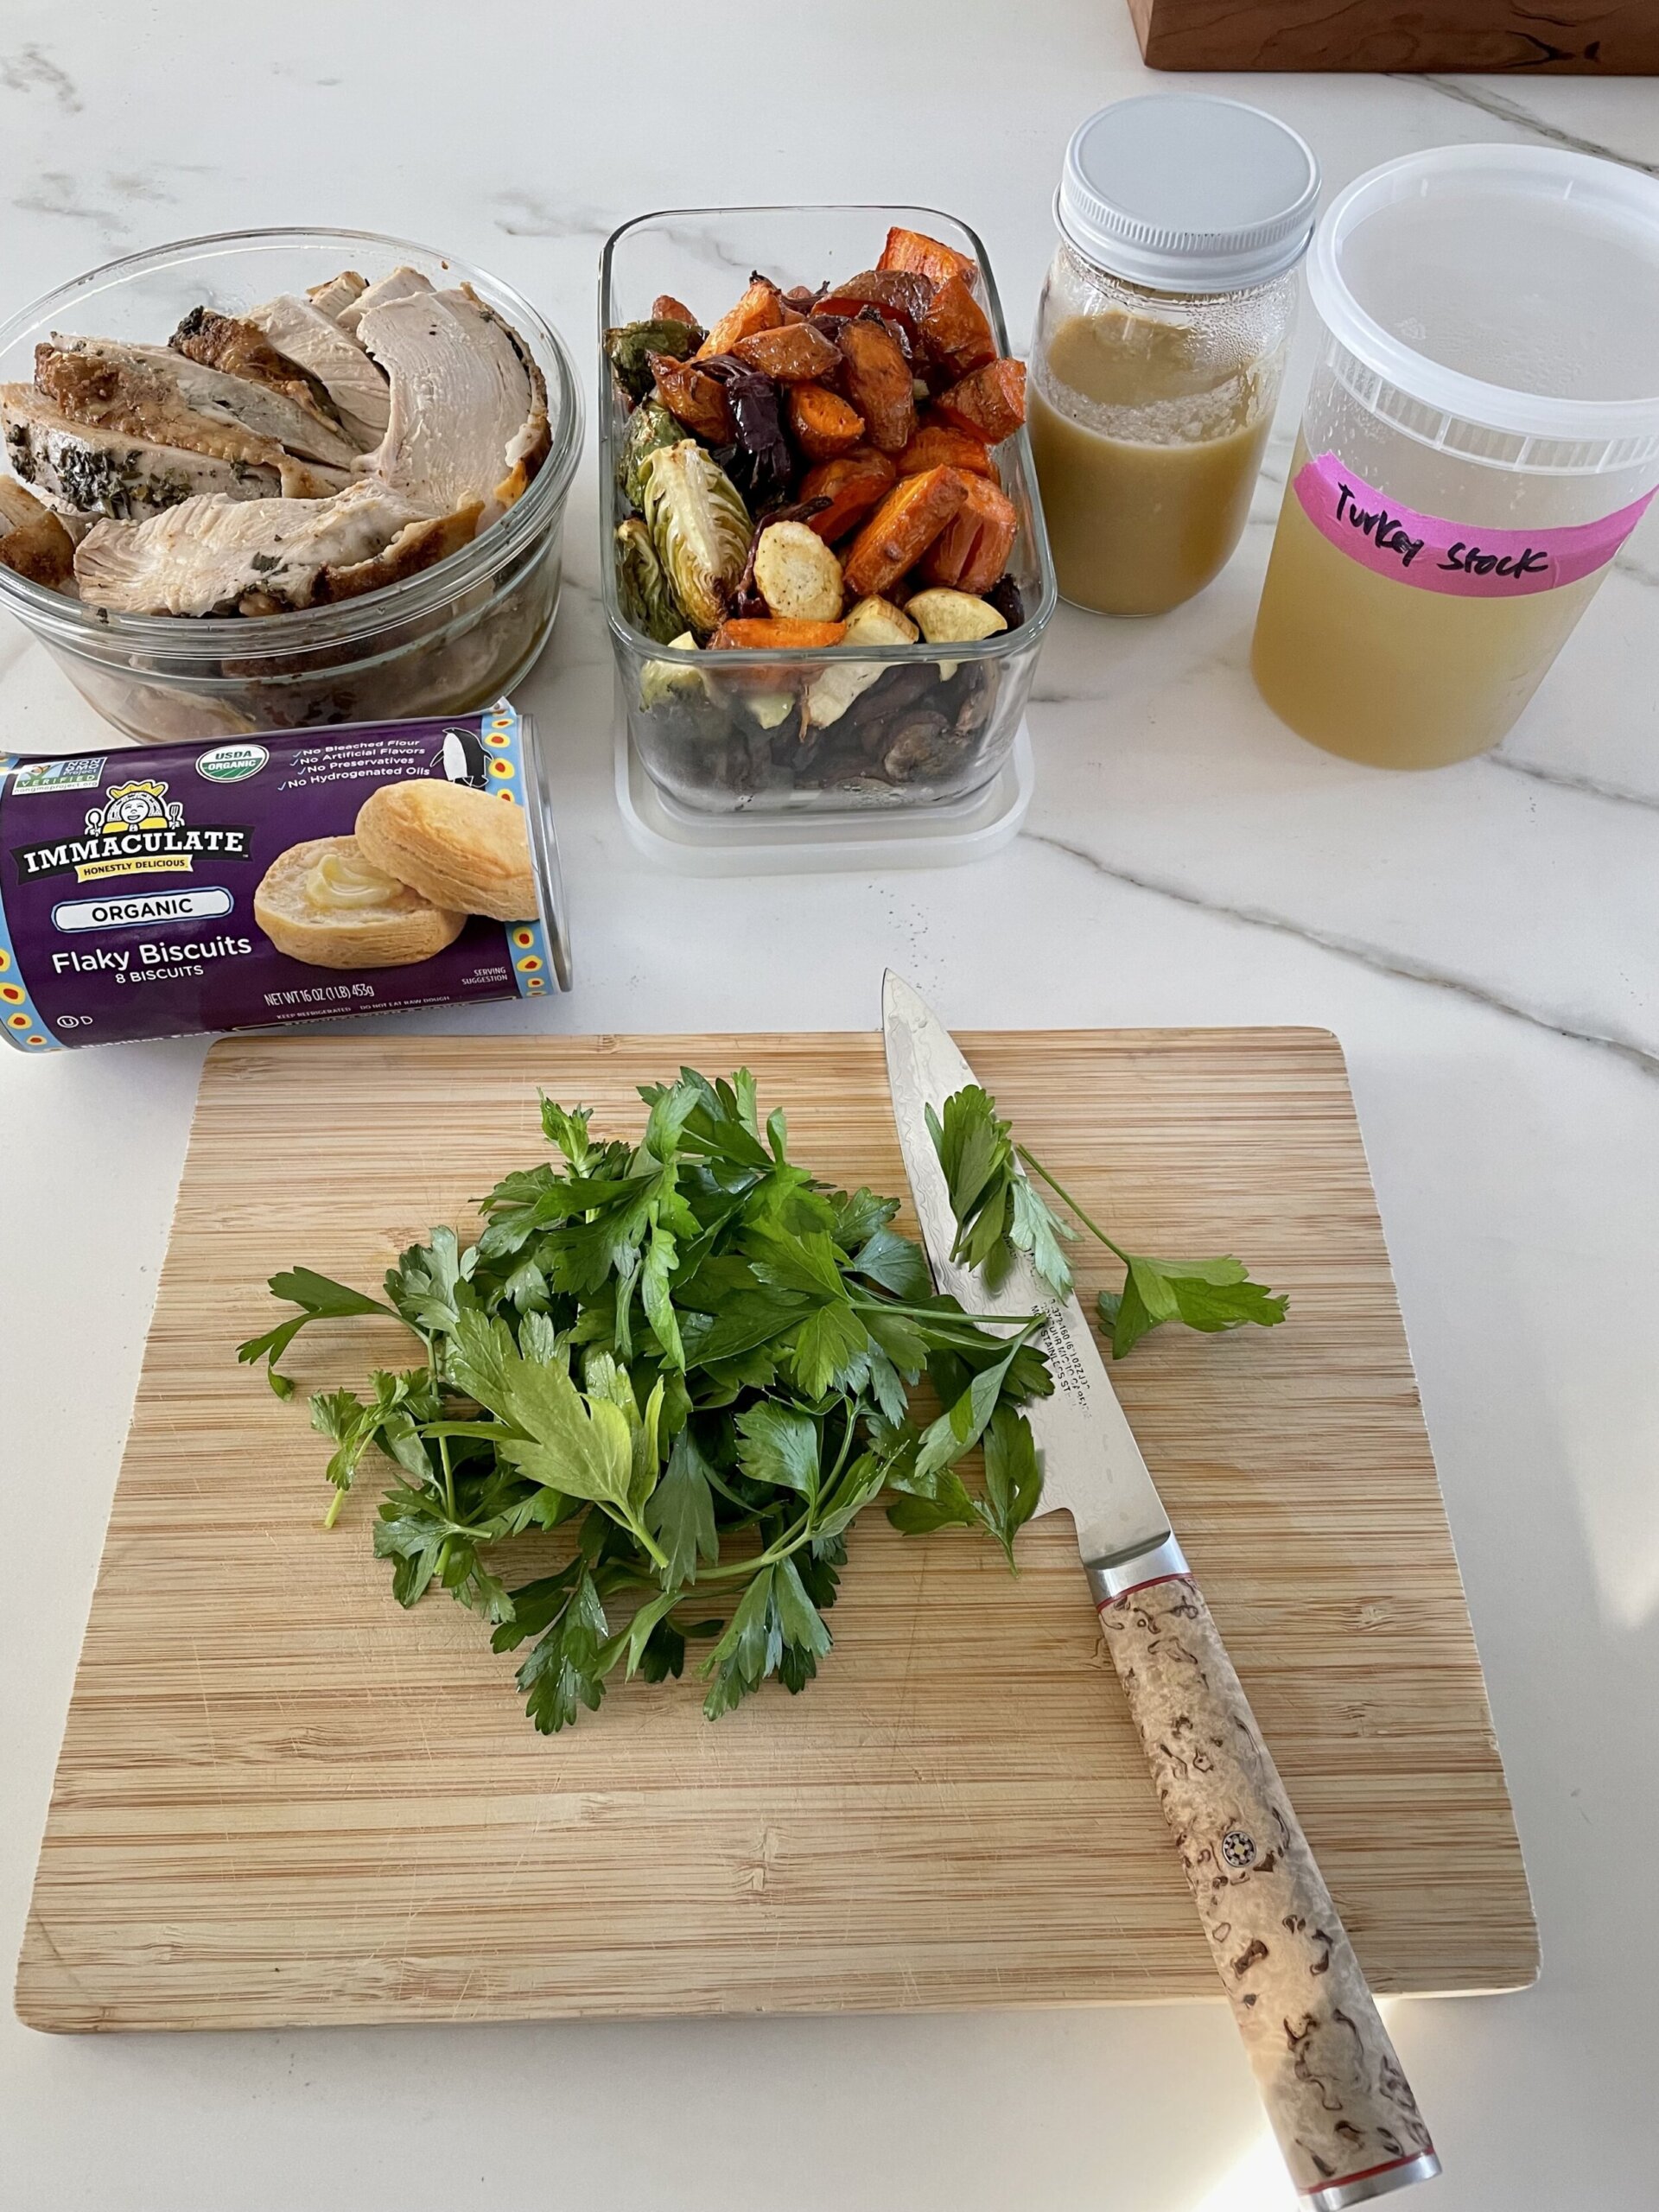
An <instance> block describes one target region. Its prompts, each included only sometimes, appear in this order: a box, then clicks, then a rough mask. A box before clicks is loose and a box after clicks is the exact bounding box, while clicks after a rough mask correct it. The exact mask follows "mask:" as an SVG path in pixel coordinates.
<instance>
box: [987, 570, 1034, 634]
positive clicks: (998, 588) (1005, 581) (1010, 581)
mask: <svg viewBox="0 0 1659 2212" xmlns="http://www.w3.org/2000/svg"><path fill="white" fill-rule="evenodd" d="M983 597H984V599H985V601H986V603H987V605H988V606H991V607H995V609H996V611H997V613H999V614H1000V615H1001V616H1002V618H1003V620H1005V621H1006V622H1007V626H1008V627H1009V629H1010V630H1017V629H1018V628H1019V627H1020V624H1021V623H1022V622H1023V621H1024V620H1025V619H1026V602H1025V600H1024V598H1023V596H1022V595H1021V594H1020V587H1019V585H1018V584H1017V583H1015V582H1014V578H1013V577H1012V576H999V577H998V578H997V580H996V582H995V583H994V584H993V585H992V586H991V587H990V588H989V590H988V591H987V592H986V593H985V594H983Z"/></svg>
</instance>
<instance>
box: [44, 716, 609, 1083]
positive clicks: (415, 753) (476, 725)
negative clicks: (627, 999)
mask: <svg viewBox="0 0 1659 2212" xmlns="http://www.w3.org/2000/svg"><path fill="white" fill-rule="evenodd" d="M569 985H570V956H569V937H568V934H567V931H566V923H565V913H564V895H563V884H562V881H561V879H560V874H559V862H558V846H557V843H556V838H555V836H554V829H553V821H552V816H551V813H550V810H549V806H548V803H547V797H546V793H545V791H544V790H543V782H542V775H541V763H540V760H539V757H538V755H537V750H536V745H535V739H534V732H533V730H532V728H531V724H530V722H529V721H528V720H527V718H526V717H525V716H524V715H520V714H519V713H518V711H517V710H516V709H514V708H513V707H512V706H511V705H510V704H509V703H508V702H505V700H504V701H501V702H498V704H497V705H495V706H493V707H491V708H489V709H486V711H485V712H484V713H482V714H478V715H449V716H446V717H444V718H443V719H442V720H439V721H406V722H361V723H358V724H356V725H355V726H352V727H347V728H335V729H329V730H327V731H322V730H318V731H296V730H272V731H267V732H263V733H259V734H253V735H250V736H248V737H245V738H237V739H233V740H232V741H224V740H216V741H214V742H213V743H212V744H203V745H159V746H146V747H136V748H131V749H124V750H122V751H119V752H114V753H107V754H106V753H85V754H80V755H78V756H76V757H75V758H73V759H63V758H56V757H54V758H44V757H35V758H27V757H23V756H20V755H17V754H8V753H0V1029H3V1031H4V1033H5V1035H6V1037H7V1038H8V1039H9V1040H10V1042H11V1043H12V1044H14V1045H16V1046H17V1047H18V1048H19V1050H20V1051H22V1052H35V1053H40V1052H52V1051H55V1050H57V1049H58V1048H59V1047H60V1046H70V1045H104V1044H114V1043H118V1042H122V1041H126V1040H130V1039H136V1038H146V1037H176V1036H182V1035H188V1034H190V1033H193V1032H200V1031H209V1030H223V1029H253V1028H264V1027H270V1026H271V1025H273V1024H280V1023H284V1022H294V1021H315V1020H318V1019H319V1018H321V1017H326V1016H328V1015H331V1014H376V1013H384V1012H389V1011H391V1010H392V1009H394V1008H402V1007H420V1006H470V1005H473V1004H474V1003H476V1002H477V1001H480V1000H485V999H511V998H524V999H534V998H542V997H545V996H547V995H550V993H552V992H555V991H557V990H568V989H569Z"/></svg>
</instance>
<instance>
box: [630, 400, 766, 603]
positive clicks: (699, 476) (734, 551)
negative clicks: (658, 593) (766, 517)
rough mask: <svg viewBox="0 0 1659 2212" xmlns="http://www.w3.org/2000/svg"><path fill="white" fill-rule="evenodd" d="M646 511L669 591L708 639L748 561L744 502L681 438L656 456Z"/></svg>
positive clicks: (650, 468) (716, 467) (648, 470)
mask: <svg viewBox="0 0 1659 2212" xmlns="http://www.w3.org/2000/svg"><path fill="white" fill-rule="evenodd" d="M641 505H642V507H643V509H644V512H645V524H646V527H647V528H648V529H649V530H650V531H651V542H652V545H653V546H654V547H655V548H656V550H657V558H658V561H660V562H661V563H662V566H663V569H664V574H665V575H666V576H667V578H668V582H669V587H670V588H671V590H672V592H673V594H674V596H675V598H676V599H677V601H679V603H680V605H681V607H683V608H684V610H685V617H686V620H687V621H688V622H690V625H691V627H692V628H693V629H694V630H695V631H696V632H698V634H699V635H700V636H704V637H706V636H707V635H708V633H709V632H710V631H711V630H713V629H714V628H715V626H717V625H718V623H719V621H720V620H721V616H722V615H723V614H724V613H725V612H726V601H727V599H728V596H729V594H730V593H731V591H732V589H733V588H734V585H735V584H736V583H737V581H738V579H739V577H741V575H742V574H743V569H744V565H745V563H747V560H748V557H749V511H748V509H747V507H746V506H745V505H744V504H743V499H742V495H741V493H740V492H739V491H738V489H737V486H735V485H734V483H733V482H732V480H731V478H730V477H729V476H728V475H727V474H726V472H725V470H724V469H723V468H721V467H720V465H719V463H718V462H717V461H714V460H713V459H711V457H710V456H709V454H706V453H705V452H704V451H703V449H702V447H701V446H700V445H698V443H697V442H696V440H695V439H694V438H683V439H682V440H681V441H680V442H679V443H678V444H677V445H672V446H664V447H662V448H659V449H658V451H657V452H656V453H654V454H652V456H651V460H650V461H649V463H648V465H647V467H646V470H645V497H644V499H643V500H642V501H641Z"/></svg>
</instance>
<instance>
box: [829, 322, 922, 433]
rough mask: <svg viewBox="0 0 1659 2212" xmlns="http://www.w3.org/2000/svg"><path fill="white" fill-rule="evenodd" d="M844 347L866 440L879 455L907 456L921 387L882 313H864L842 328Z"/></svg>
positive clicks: (852, 393) (849, 394) (848, 388)
mask: <svg viewBox="0 0 1659 2212" xmlns="http://www.w3.org/2000/svg"><path fill="white" fill-rule="evenodd" d="M840 345H841V359H842V376H843V378H844V379H845V384H846V391H847V397H848V398H849V401H850V402H851V404H853V406H855V408H856V409H857V410H858V411H859V413H860V414H861V416H863V417H864V425H865V435H866V436H867V437H868V440H869V442H870V443H871V444H872V445H873V446H874V448H875V449H876V451H877V452H878V453H902V452H903V451H904V449H905V448H906V445H908V443H909V442H910V440H911V437H912V434H913V432H914V430H915V428H916V389H915V380H914V378H912V375H911V369H910V363H909V362H908V361H907V360H906V359H905V355H904V352H903V349H902V348H901V347H900V346H899V341H898V340H897V339H896V338H895V337H894V336H893V333H892V331H891V330H890V329H889V328H888V327H887V324H886V323H885V322H883V321H881V319H880V316H879V315H870V316H869V317H868V319H867V318H866V317H864V316H862V315H861V316H860V317H859V318H858V319H857V321H854V322H849V323H846V324H844V325H843V326H842V333H841V340H840Z"/></svg>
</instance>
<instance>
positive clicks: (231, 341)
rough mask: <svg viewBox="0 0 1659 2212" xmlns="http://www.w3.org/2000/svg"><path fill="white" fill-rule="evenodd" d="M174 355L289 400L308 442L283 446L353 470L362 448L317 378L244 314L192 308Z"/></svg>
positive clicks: (173, 343) (173, 341)
mask: <svg viewBox="0 0 1659 2212" xmlns="http://www.w3.org/2000/svg"><path fill="white" fill-rule="evenodd" d="M167 342H168V349H169V351H171V352H172V353H178V354H181V355H182V357H183V358H184V359H186V360H189V361H196V362H199V363H200V365H201V366H202V367H203V368H208V369H218V370H219V371H220V372H222V373H223V374H225V375H226V376H232V377H239V378H243V379H244V380H245V382H247V383H249V384H252V385H262V386H263V387H264V389H265V390H266V391H270V392H278V393H281V394H282V395H283V397H285V398H288V399H290V400H291V401H292V402H293V403H294V404H295V406H296V407H297V408H298V409H299V410H300V412H301V414H302V415H303V416H306V417H308V422H309V429H308V435H307V442H306V443H304V444H297V443H296V440H295V439H293V438H289V437H285V438H284V439H283V444H284V445H286V446H289V447H291V448H293V449H294V450H295V451H296V452H300V453H303V454H307V455H308V457H309V458H310V459H312V460H314V461H327V463H328V464H329V466H330V467H334V468H345V467H349V466H350V463H351V461H352V458H353V454H355V452H356V450H357V448H355V447H354V446H353V444H352V442H351V440H350V439H349V438H347V437H346V435H345V432H344V431H343V430H342V429H340V423H339V422H338V420H337V419H336V417H335V415H334V404H333V402H332V401H331V400H330V399H329V397H328V394H327V391H325V390H324V388H323V386H322V385H321V384H319V383H318V381H317V379H316V378H315V377H314V376H310V375H308V374H307V372H306V371H305V370H304V369H302V367H301V366H300V365H299V363H298V362H297V361H290V360H289V359H288V356H287V355H286V354H285V353H278V352H277V348H276V347H275V346H273V345H272V344H271V342H270V340H269V339H268V338H267V337H266V336H265V334H264V331H263V330H260V329H257V327H255V326H254V324H252V323H251V322H249V321H246V319H245V317H243V316H241V315H215V314H214V313H213V310H212V308H192V309H191V311H190V313H189V314H188V315H186V317H185V318H184V321H182V322H181V324H180V325H179V327H178V328H177V329H176V330H175V332H174V334H173V335H172V336H171V338H169V339H168V341H167Z"/></svg>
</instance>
